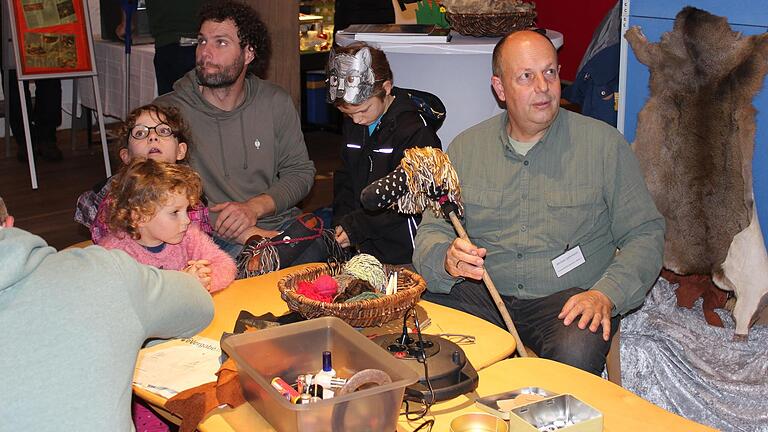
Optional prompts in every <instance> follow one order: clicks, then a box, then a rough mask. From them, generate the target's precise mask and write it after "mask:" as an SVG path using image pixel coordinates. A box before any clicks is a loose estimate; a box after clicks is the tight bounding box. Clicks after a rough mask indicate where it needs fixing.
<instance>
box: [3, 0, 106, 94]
mask: <svg viewBox="0 0 768 432" xmlns="http://www.w3.org/2000/svg"><path fill="white" fill-rule="evenodd" d="M5 1H6V2H7V7H8V8H9V9H10V10H11V12H12V14H11V16H12V17H13V18H14V19H12V20H10V21H11V23H10V24H11V36H12V39H13V45H14V53H15V55H16V68H17V69H16V70H17V73H18V76H19V79H35V78H66V77H78V76H91V75H94V74H95V73H96V64H95V61H94V58H93V38H92V36H91V25H90V21H89V17H88V11H87V9H86V6H85V5H84V2H83V0H5Z"/></svg>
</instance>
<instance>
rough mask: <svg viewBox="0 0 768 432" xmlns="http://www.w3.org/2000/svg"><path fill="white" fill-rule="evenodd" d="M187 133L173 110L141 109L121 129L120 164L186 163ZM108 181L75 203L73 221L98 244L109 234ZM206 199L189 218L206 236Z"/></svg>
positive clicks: (193, 209) (208, 227) (208, 225)
mask: <svg viewBox="0 0 768 432" xmlns="http://www.w3.org/2000/svg"><path fill="white" fill-rule="evenodd" d="M187 136H188V132H187V128H186V125H185V123H184V121H183V119H182V118H181V114H180V113H179V111H178V110H177V109H175V108H173V107H161V106H158V105H153V104H149V105H144V106H142V107H139V108H136V109H135V110H133V111H132V112H131V113H130V114H129V115H128V118H127V119H126V121H125V122H124V123H123V125H122V127H121V129H120V137H121V139H122V143H123V146H122V147H121V148H120V150H119V153H118V154H119V156H120V160H121V161H122V162H123V164H125V165H128V164H130V163H131V161H132V160H133V159H134V158H137V157H140V158H145V159H154V160H157V161H161V162H170V163H174V162H177V163H186V161H187V155H188V150H189V145H188V142H189V141H188V139H187ZM110 186H111V178H110V179H106V180H105V181H103V182H99V183H98V184H96V185H95V186H94V187H93V190H90V191H87V192H84V193H83V194H82V195H80V197H79V198H78V200H77V207H76V209H75V220H76V221H77V222H80V223H81V224H83V225H85V226H86V227H88V228H89V229H90V231H91V239H92V240H93V242H94V243H96V244H100V242H101V239H102V238H103V237H104V236H105V235H107V234H108V233H109V228H108V226H107V223H106V221H107V219H108V218H109V215H108V214H107V206H106V202H107V200H105V198H106V197H107V196H108V194H109V190H110ZM204 201H205V198H202V200H201V202H198V203H197V204H196V205H195V206H193V207H190V210H189V218H190V219H191V220H192V222H193V223H195V224H197V225H198V227H199V228H200V229H201V230H202V231H203V232H205V233H207V234H210V233H211V232H212V231H213V229H212V227H211V225H210V221H209V218H208V208H207V207H206V205H205V202H204Z"/></svg>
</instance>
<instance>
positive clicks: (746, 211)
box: [626, 7, 768, 295]
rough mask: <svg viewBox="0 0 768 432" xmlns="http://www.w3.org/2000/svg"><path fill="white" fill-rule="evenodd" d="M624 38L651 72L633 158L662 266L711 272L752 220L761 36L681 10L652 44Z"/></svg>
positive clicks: (765, 42) (765, 57)
mask: <svg viewBox="0 0 768 432" xmlns="http://www.w3.org/2000/svg"><path fill="white" fill-rule="evenodd" d="M626 38H627V41H628V42H629V44H630V45H631V46H632V49H633V50H634V52H635V55H636V56H637V59H638V60H639V61H640V62H641V63H643V64H645V65H646V66H648V68H649V69H650V73H651V75H650V90H651V92H650V98H649V100H648V102H647V103H646V105H645V106H644V107H643V109H642V111H641V112H640V114H639V118H638V127H637V136H636V139H635V142H634V143H633V149H634V150H635V153H636V154H637V157H638V159H639V161H640V165H641V167H642V170H643V173H644V175H645V180H646V182H647V184H648V189H649V190H650V192H651V194H652V196H653V198H654V201H655V203H656V206H657V207H658V209H659V211H660V212H661V213H662V214H663V215H664V217H665V219H666V222H667V233H666V238H665V244H664V267H666V268H668V269H670V270H672V271H674V272H675V273H678V274H683V275H685V274H712V273H714V272H719V271H720V270H721V267H722V264H723V262H724V261H725V259H726V255H727V254H728V251H729V247H730V246H731V244H732V242H733V240H734V237H735V236H736V235H737V234H738V233H740V232H742V231H744V230H745V229H747V227H748V226H749V225H750V222H751V216H752V213H753V198H752V153H753V146H754V139H755V109H754V107H752V100H753V98H754V96H755V95H756V94H757V92H758V91H760V89H761V87H762V83H763V78H764V76H765V74H766V72H768V35H767V34H762V35H759V36H750V37H743V36H742V35H741V34H740V33H738V32H734V31H732V30H731V28H730V27H729V25H728V22H727V20H726V18H723V17H718V16H714V15H711V14H709V13H708V12H705V11H702V10H699V9H696V8H692V7H686V8H684V9H683V10H681V11H680V12H679V13H678V14H677V16H676V18H675V24H674V28H673V30H672V31H671V32H668V33H665V34H664V35H663V36H662V38H661V41H660V42H659V43H658V44H650V43H649V42H648V40H647V39H646V38H645V36H644V35H643V34H642V31H641V30H640V29H639V28H637V27H635V28H631V29H629V30H628V31H627V33H626ZM715 282H716V283H717V282H718V281H717V280H715ZM718 285H720V284H719V283H718ZM721 287H722V286H721ZM736 291H737V295H738V290H736Z"/></svg>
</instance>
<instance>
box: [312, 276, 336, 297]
mask: <svg viewBox="0 0 768 432" xmlns="http://www.w3.org/2000/svg"><path fill="white" fill-rule="evenodd" d="M312 285H314V287H315V290H317V292H318V293H319V294H321V295H324V296H330V297H331V298H333V297H336V293H338V292H339V284H338V283H337V282H336V279H334V278H333V277H331V276H328V275H322V276H319V277H318V278H317V279H315V281H314V282H312Z"/></svg>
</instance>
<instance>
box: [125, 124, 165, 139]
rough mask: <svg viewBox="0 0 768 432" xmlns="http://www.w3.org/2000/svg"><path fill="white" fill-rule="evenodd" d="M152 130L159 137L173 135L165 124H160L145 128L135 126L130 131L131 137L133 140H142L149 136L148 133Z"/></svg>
mask: <svg viewBox="0 0 768 432" xmlns="http://www.w3.org/2000/svg"><path fill="white" fill-rule="evenodd" d="M151 130H154V131H155V133H156V134H157V136H159V137H163V138H164V137H169V136H171V135H173V129H171V127H170V126H168V125H167V124H165V123H160V124H159V125H157V126H151V127H150V126H145V125H136V126H134V127H133V129H131V137H132V138H133V139H138V140H140V139H144V138H146V137H148V136H149V131H151Z"/></svg>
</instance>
